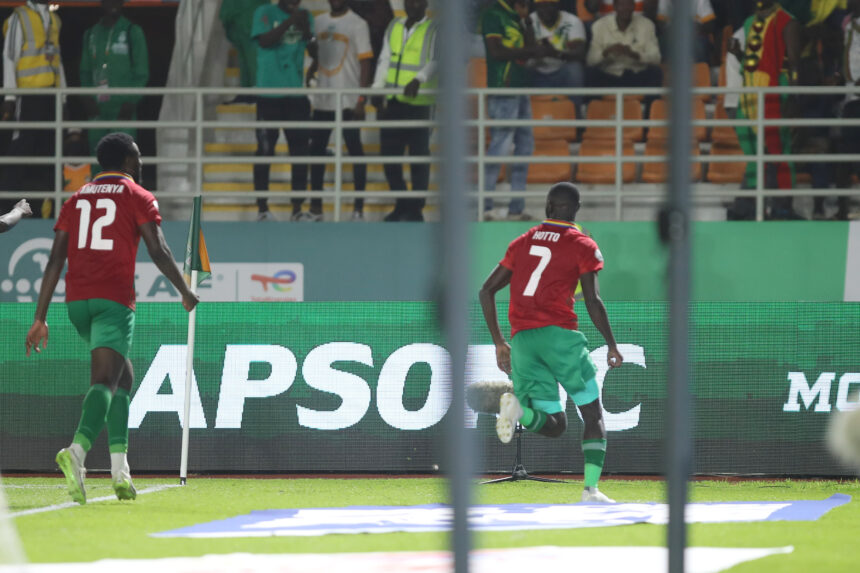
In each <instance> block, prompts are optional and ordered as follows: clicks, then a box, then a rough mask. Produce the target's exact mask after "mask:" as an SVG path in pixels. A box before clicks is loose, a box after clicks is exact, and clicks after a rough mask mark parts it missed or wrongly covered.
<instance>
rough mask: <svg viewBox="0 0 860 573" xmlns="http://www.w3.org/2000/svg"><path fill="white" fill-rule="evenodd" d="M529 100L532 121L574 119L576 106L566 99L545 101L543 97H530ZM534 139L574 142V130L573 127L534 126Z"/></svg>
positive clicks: (555, 98) (553, 98)
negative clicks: (530, 102) (530, 101)
mask: <svg viewBox="0 0 860 573" xmlns="http://www.w3.org/2000/svg"><path fill="white" fill-rule="evenodd" d="M531 100H532V118H533V119H561V120H571V119H576V106H574V105H573V102H572V101H570V99H568V98H566V97H562V96H558V97H552V98H550V99H547V98H545V97H543V96H532V98H531ZM534 137H535V140H547V139H550V140H552V139H556V140H557V139H564V140H567V141H574V140H575V139H576V128H575V127H573V126H559V127H554V126H549V125H546V126H536V127H535V128H534Z"/></svg>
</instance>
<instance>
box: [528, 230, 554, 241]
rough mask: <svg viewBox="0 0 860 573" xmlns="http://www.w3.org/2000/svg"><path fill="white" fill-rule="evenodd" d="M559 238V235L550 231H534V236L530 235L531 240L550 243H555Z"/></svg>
mask: <svg viewBox="0 0 860 573" xmlns="http://www.w3.org/2000/svg"><path fill="white" fill-rule="evenodd" d="M560 238H561V235H560V234H558V233H553V232H552V231H536V232H535V234H534V235H532V239H534V240H535V241H549V242H551V243H557V242H558V240H559V239H560Z"/></svg>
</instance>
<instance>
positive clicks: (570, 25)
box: [529, 0, 585, 107]
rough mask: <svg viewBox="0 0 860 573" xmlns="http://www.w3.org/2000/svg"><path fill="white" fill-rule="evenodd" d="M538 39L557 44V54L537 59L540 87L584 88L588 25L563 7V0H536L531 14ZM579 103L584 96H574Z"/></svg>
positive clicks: (535, 81)
mask: <svg viewBox="0 0 860 573" xmlns="http://www.w3.org/2000/svg"><path fill="white" fill-rule="evenodd" d="M529 18H530V21H531V24H532V28H533V29H534V34H535V41H536V42H538V43H546V44H549V45H550V46H552V47H553V49H554V52H555V55H553V56H547V57H544V58H539V59H537V60H533V61H532V63H533V65H534V68H533V71H534V73H533V75H532V85H533V87H536V88H581V87H583V86H584V85H585V66H584V62H585V26H584V25H583V23H582V20H580V19H579V18H577V17H576V16H574V15H573V14H571V13H570V12H565V11H563V10H561V9H560V8H559V0H535V11H534V12H532V13H531V15H530V16H529ZM570 99H571V100H572V101H573V103H574V104H576V105H577V107H578V106H579V105H580V104H581V103H582V96H571V98H570Z"/></svg>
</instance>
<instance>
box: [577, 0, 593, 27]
mask: <svg viewBox="0 0 860 573" xmlns="http://www.w3.org/2000/svg"><path fill="white" fill-rule="evenodd" d="M576 16H577V17H578V18H579V19H580V20H582V21H583V22H591V21H592V20H594V14H592V13H591V12H589V11H588V9H587V8H586V7H585V0H576Z"/></svg>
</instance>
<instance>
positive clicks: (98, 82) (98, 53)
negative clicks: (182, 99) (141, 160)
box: [75, 0, 149, 191]
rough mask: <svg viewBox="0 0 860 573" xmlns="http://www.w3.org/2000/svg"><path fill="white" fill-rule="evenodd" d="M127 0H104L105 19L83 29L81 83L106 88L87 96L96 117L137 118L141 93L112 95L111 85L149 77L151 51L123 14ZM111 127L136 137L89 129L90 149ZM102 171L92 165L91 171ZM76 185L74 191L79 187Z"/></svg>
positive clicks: (137, 84) (132, 84)
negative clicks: (95, 94) (94, 95)
mask: <svg viewBox="0 0 860 573" xmlns="http://www.w3.org/2000/svg"><path fill="white" fill-rule="evenodd" d="M124 1H125V0H102V12H103V14H102V19H101V20H100V21H99V23H98V24H96V25H95V26H93V27H92V28H90V29H89V30H87V31H86V32H84V47H83V50H82V52H81V67H80V74H81V86H83V87H88V88H89V87H97V88H102V89H104V90H105V91H104V93H101V94H99V95H98V96H97V97H92V96H88V97H85V98H84V102H85V106H86V110H87V116H88V117H89V118H90V119H94V120H96V121H117V120H127V121H134V120H135V119H137V104H138V102H139V101H140V99H141V97H142V96H140V95H111V94H110V92H109V88H142V87H144V86H145V85H146V83H147V82H148V81H149V53H148V52H147V47H146V38H145V37H144V35H143V30H142V29H141V28H140V26H138V25H136V24H132V23H131V22H130V21H129V20H128V19H127V18H125V17H124V16H123V15H122V5H123V2H124ZM111 131H121V132H123V133H127V134H129V135H130V136H132V138H136V137H137V129H135V128H126V129H119V128H116V129H88V130H87V134H88V138H89V144H90V145H89V152H90V155H95V154H96V146H97V145H98V143H99V141H101V139H102V137H104V136H105V135H107V134H108V133H110V132H111ZM100 171H101V168H100V167H99V166H98V165H93V166H92V175H96V174H98V173H99V172H100ZM77 189H79V188H76V189H75V191H77Z"/></svg>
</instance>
